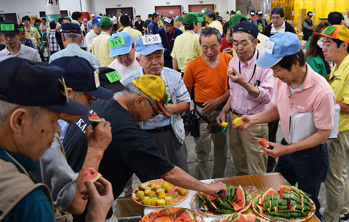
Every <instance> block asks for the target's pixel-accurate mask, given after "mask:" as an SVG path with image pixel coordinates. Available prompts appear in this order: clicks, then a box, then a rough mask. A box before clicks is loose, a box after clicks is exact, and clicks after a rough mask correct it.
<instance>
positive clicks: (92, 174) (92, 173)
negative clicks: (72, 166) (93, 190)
mask: <svg viewBox="0 0 349 222" xmlns="http://www.w3.org/2000/svg"><path fill="white" fill-rule="evenodd" d="M83 174H84V177H85V179H86V180H89V181H91V182H92V183H94V182H96V181H97V180H98V179H99V178H101V177H102V174H100V173H98V172H97V171H96V170H95V169H94V168H93V167H90V168H89V169H88V170H85V171H84V173H83Z"/></svg>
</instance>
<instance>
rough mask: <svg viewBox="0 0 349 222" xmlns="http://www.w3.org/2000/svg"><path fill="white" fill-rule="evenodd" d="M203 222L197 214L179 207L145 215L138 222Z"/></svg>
mask: <svg viewBox="0 0 349 222" xmlns="http://www.w3.org/2000/svg"><path fill="white" fill-rule="evenodd" d="M172 221H181V222H193V221H194V222H204V218H203V217H202V216H201V215H200V214H199V213H197V212H195V211H192V210H189V209H186V208H181V207H165V209H158V210H154V211H153V212H150V213H149V214H147V215H145V216H144V217H143V218H142V219H141V220H140V222H172Z"/></svg>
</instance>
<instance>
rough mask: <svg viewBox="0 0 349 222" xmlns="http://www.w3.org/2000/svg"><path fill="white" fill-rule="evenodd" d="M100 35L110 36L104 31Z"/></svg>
mask: <svg viewBox="0 0 349 222" xmlns="http://www.w3.org/2000/svg"><path fill="white" fill-rule="evenodd" d="M101 34H103V35H109V36H110V34H109V33H108V32H105V31H102V32H101Z"/></svg>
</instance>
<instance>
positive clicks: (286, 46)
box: [256, 32, 302, 68]
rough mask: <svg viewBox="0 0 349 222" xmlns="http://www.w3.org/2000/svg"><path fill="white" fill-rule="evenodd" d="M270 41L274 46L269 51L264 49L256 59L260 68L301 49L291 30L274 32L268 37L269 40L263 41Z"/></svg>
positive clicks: (275, 62) (266, 42)
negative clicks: (262, 53) (261, 54)
mask: <svg viewBox="0 0 349 222" xmlns="http://www.w3.org/2000/svg"><path fill="white" fill-rule="evenodd" d="M270 42H272V43H271V44H274V47H273V48H272V49H271V50H270V51H271V53H270V52H267V51H266V52H265V53H264V55H263V56H262V57H261V58H259V59H258V60H257V61H256V64H257V65H258V66H260V67H262V68H269V67H272V66H274V65H275V64H277V63H278V62H279V61H280V60H281V59H282V58H284V57H285V56H289V55H294V54H296V53H298V52H299V51H300V50H301V49H302V44H301V42H300V41H299V38H298V36H297V35H296V34H294V33H292V32H285V33H276V34H275V35H272V36H271V37H270V39H269V41H265V42H264V45H266V44H269V45H270ZM263 48H264V46H263Z"/></svg>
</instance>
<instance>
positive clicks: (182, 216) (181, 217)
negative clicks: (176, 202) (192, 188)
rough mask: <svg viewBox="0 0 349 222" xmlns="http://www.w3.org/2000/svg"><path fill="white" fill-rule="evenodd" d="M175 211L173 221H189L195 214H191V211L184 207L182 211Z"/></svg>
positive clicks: (192, 219)
mask: <svg viewBox="0 0 349 222" xmlns="http://www.w3.org/2000/svg"><path fill="white" fill-rule="evenodd" d="M177 213H178V214H176V215H175V217H174V218H176V219H175V221H184V222H186V221H188V222H189V221H194V220H195V215H193V214H192V213H191V211H190V210H188V209H184V210H183V211H178V212H177Z"/></svg>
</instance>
